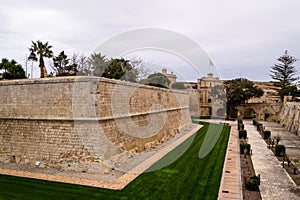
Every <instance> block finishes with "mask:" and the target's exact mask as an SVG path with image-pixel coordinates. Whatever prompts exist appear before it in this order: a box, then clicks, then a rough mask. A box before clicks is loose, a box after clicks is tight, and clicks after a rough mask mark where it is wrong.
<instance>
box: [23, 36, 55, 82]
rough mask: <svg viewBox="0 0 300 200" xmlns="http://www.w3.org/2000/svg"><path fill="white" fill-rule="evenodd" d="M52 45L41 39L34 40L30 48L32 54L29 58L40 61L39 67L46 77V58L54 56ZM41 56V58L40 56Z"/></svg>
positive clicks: (42, 75)
mask: <svg viewBox="0 0 300 200" xmlns="http://www.w3.org/2000/svg"><path fill="white" fill-rule="evenodd" d="M51 48H52V46H49V45H48V42H46V43H44V44H43V43H42V42H41V41H39V40H38V41H37V42H33V41H32V45H31V47H30V48H29V51H30V54H29V57H28V59H29V60H33V61H39V67H40V72H41V78H44V77H45V69H46V68H45V63H44V58H51V57H53V52H52V50H51ZM38 57H39V58H38Z"/></svg>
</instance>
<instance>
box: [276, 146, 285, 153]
mask: <svg viewBox="0 0 300 200" xmlns="http://www.w3.org/2000/svg"><path fill="white" fill-rule="evenodd" d="M284 155H285V146H284V145H281V144H276V145H275V156H284Z"/></svg>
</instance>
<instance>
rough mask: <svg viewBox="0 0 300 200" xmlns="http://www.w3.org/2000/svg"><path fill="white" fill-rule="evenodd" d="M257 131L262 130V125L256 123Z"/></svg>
mask: <svg viewBox="0 0 300 200" xmlns="http://www.w3.org/2000/svg"><path fill="white" fill-rule="evenodd" d="M256 126H257V131H259V132H260V131H262V130H263V125H262V124H260V123H258V124H257V125H256Z"/></svg>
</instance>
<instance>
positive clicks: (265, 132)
mask: <svg viewBox="0 0 300 200" xmlns="http://www.w3.org/2000/svg"><path fill="white" fill-rule="evenodd" d="M270 137H271V131H264V140H266V139H268V138H270Z"/></svg>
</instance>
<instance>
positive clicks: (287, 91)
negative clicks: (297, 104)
mask: <svg viewBox="0 0 300 200" xmlns="http://www.w3.org/2000/svg"><path fill="white" fill-rule="evenodd" d="M278 94H279V96H280V97H281V99H283V97H284V96H292V97H293V98H295V97H299V96H300V91H299V90H298V88H297V87H296V86H294V85H293V86H286V87H284V88H281V89H280V90H279V91H278Z"/></svg>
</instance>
